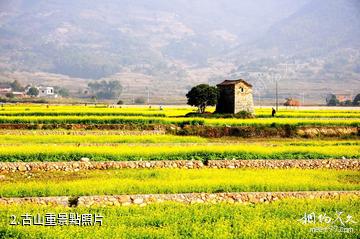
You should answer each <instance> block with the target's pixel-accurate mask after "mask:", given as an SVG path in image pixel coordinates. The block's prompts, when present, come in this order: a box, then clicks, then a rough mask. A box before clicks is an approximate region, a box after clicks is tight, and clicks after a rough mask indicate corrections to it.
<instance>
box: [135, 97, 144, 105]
mask: <svg viewBox="0 0 360 239" xmlns="http://www.w3.org/2000/svg"><path fill="white" fill-rule="evenodd" d="M135 104H139V105H143V104H145V98H143V97H138V98H136V99H135Z"/></svg>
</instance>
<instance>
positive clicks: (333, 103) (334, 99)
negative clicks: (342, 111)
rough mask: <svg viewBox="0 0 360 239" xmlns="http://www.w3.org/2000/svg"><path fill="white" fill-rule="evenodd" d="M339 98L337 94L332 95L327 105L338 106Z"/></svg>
mask: <svg viewBox="0 0 360 239" xmlns="http://www.w3.org/2000/svg"><path fill="white" fill-rule="evenodd" d="M339 103H340V102H339V100H338V99H337V98H336V95H331V96H330V98H329V100H328V102H327V105H328V106H337V105H338V104H339Z"/></svg>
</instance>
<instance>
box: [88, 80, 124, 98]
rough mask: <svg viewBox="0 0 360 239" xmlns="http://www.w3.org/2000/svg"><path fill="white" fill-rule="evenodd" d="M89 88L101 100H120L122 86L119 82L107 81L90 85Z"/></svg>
mask: <svg viewBox="0 0 360 239" xmlns="http://www.w3.org/2000/svg"><path fill="white" fill-rule="evenodd" d="M88 87H89V88H90V90H91V91H92V92H93V94H95V95H96V97H97V98H99V99H113V98H118V97H119V96H120V94H121V92H122V86H121V84H120V82H119V81H117V80H113V81H105V80H102V81H100V82H94V83H91V82H90V83H89V84H88Z"/></svg>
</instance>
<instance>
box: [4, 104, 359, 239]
mask: <svg viewBox="0 0 360 239" xmlns="http://www.w3.org/2000/svg"><path fill="white" fill-rule="evenodd" d="M194 110H195V109H193V108H188V107H163V109H160V107H155V106H153V107H152V108H149V107H135V106H131V107H130V106H122V107H121V108H120V107H116V108H114V107H107V106H103V105H97V106H95V105H89V106H79V105H74V106H70V105H61V106H60V105H59V106H55V105H3V106H0V238H95V237H98V238H358V237H359V235H360V232H359V223H360V214H359V210H358V208H359V206H360V199H359V196H358V195H359V194H358V193H359V191H360V173H359V169H360V162H359V159H360V143H359V142H360V141H359V135H360V134H359V127H360V109H344V108H343V109H336V108H332V109H281V110H280V111H279V112H278V114H277V116H276V117H275V118H271V117H270V113H271V110H270V109H268V108H262V109H257V110H256V116H257V117H256V118H254V119H237V118H209V117H206V118H203V117H185V115H186V114H187V113H190V112H194ZM213 110H214V109H210V111H213ZM262 160H267V161H266V163H265V161H262ZM271 161H279V162H281V167H278V166H273V165H271V163H268V162H271ZM114 162H115V163H124V164H123V165H122V166H121V167H118V166H119V164H114V165H117V166H113V167H105V168H103V167H102V166H101V165H103V164H106V163H109V164H113V163H114ZM134 162H143V165H145V166H141V167H140V166H136V165H137V164H134ZM179 162H181V165H183V166H182V167H179V164H180V163H179ZM224 162H233V163H234V164H226V163H224ZM239 162H251V165H252V166H246V167H245V166H241V165H242V164H241V163H240V164H239ZM294 162H299V164H297V163H294ZM300 162H301V163H300ZM320 162H321V163H320ZM98 163H103V164H98ZM152 163H155V164H152ZM34 165H36V167H35V166H34ZM159 165H160V166H159ZM194 165H197V166H194ZM211 165H215V166H211ZM234 165H236V166H234ZM239 165H240V166H239ZM294 165H295V166H294ZM301 165H307V167H306V168H302V166H301ZM344 165H346V167H345V166H344ZM257 192H258V193H263V192H266V193H269V197H270V198H260V199H259V200H258V199H256V200H255V199H254V200H253V199H252V198H251V197H250V196H249V197H247V198H246V199H241V200H240V199H238V198H231V200H225V202H217V201H216V200H214V201H213V202H212V201H211V200H210V199H211V198H210V199H209V198H208V197H211V196H214V195H215V196H214V197H217V196H216V195H220V196H222V194H223V193H245V194H246V193H255V195H256V193H257ZM277 192H288V193H293V195H292V196H290V198H277V197H274V196H273V195H272V194H271V193H277ZM301 192H307V193H309V195H311V196H309V197H306V198H297V196H296V195H297V193H301ZM316 192H324V195H326V193H327V192H329V195H328V196H326V197H323V196H321V197H318V196H316ZM192 193H199V194H200V195H202V194H204V195H205V196H203V197H204V198H201V197H202V196H201V197H200V198H197V199H196V200H190V201H186V200H182V198H183V197H187V196H184V194H192ZM312 193H314V194H312ZM339 193H342V194H346V195H341V196H340V194H339ZM152 194H159V195H168V194H174V195H178V196H177V198H179V200H173V201H171V202H161V201H160V200H155V199H154V200H153V201H151V200H150V199H149V200H145V201H144V200H139V199H137V198H130V199H129V202H130V203H129V202H128V201H127V202H123V201H121V199H119V200H118V201H113V202H112V201H109V202H108V203H106V204H104V205H100V206H99V205H98V204H99V202H98V203H94V204H85V206H84V205H81V204H79V197H82V196H117V195H119V196H121V195H122V196H126V195H143V196H142V197H145V198H146V197H150V198H151V195H152ZM210 194H211V195H210ZM347 194H348V195H347ZM147 195H149V196H147ZM208 195H210V196H208ZM249 195H250V194H249ZM313 195H314V196H313ZM330 195H331V196H330ZM220 196H219V197H220ZM43 197H54V198H57V197H58V198H60V199H61V197H69V199H67V198H66V199H65V204H68V205H60V204H59V203H57V201H56V200H55V199H54V200H55V201H51V200H52V199H49V201H47V202H46V203H37V202H36V200H35V198H40V199H41V198H43ZM205 197H206V200H205ZM19 198H26V199H24V200H25V201H22V203H20V204H19V203H17V200H18V199H19ZM60 199H59V200H60ZM66 200H67V201H66ZM184 201H186V202H184ZM43 204H46V205H43ZM100 204H101V203H100ZM129 204H130V205H129ZM70 206H71V207H70ZM74 212H75V213H78V214H101V216H102V217H103V220H102V226H100V225H92V226H86V225H81V226H76V225H63V226H59V225H56V226H52V227H46V226H39V225H31V226H22V225H21V224H22V222H23V221H21V220H22V219H23V217H21V216H22V215H24V214H26V213H28V214H31V215H32V216H35V215H36V214H39V215H41V216H45V215H46V214H47V213H54V214H58V213H67V214H70V213H74ZM338 212H341V217H342V219H343V221H342V223H341V222H340V221H339V219H337V220H335V219H336V218H337V217H336V215H338V214H337V213H338ZM311 213H315V214H316V215H318V214H321V215H322V219H323V220H322V221H318V220H315V221H313V220H310V219H313V218H307V219H309V220H307V221H302V220H301V219H302V218H303V217H304V215H305V214H311ZM325 214H326V216H325ZM12 215H14V216H15V217H16V218H17V220H18V221H19V225H18V224H16V225H10V224H11V222H12V220H13V219H14V218H13V216H12ZM349 216H350V217H351V218H350V217H349ZM330 217H331V219H332V220H330ZM316 219H318V217H316ZM325 219H326V220H325ZM32 220H33V219H32ZM329 220H330V221H329ZM355 222H357V223H355ZM327 227H331V228H332V229H331V230H330V229H327V230H324V231H322V232H314V230H313V228H327ZM349 228H351V229H352V230H351V232H344V230H345V229H349ZM341 230H343V231H341ZM349 230H350V229H349Z"/></svg>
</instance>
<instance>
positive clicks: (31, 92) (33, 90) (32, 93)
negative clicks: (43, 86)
mask: <svg viewBox="0 0 360 239" xmlns="http://www.w3.org/2000/svg"><path fill="white" fill-rule="evenodd" d="M27 95H30V96H38V95H39V90H38V89H37V88H36V87H31V88H30V89H29V90H28V92H27Z"/></svg>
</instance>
